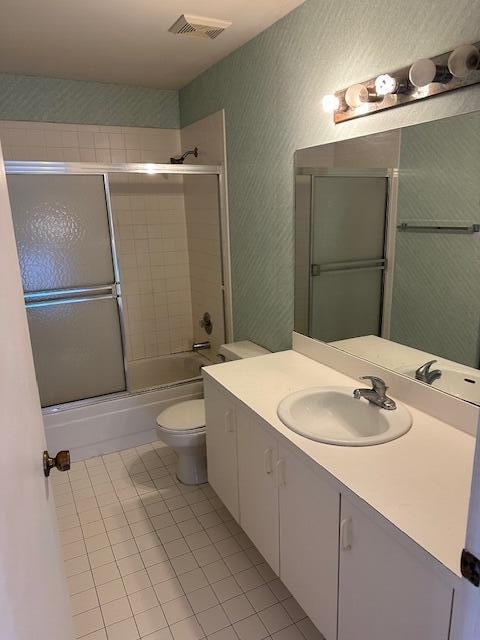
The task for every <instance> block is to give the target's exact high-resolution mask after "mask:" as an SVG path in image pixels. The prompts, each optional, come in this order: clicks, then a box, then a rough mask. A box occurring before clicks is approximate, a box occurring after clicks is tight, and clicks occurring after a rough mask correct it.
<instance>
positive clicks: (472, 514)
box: [450, 426, 480, 640]
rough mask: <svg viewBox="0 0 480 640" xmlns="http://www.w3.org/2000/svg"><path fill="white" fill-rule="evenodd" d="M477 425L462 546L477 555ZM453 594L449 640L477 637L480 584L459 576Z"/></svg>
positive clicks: (479, 521)
mask: <svg viewBox="0 0 480 640" xmlns="http://www.w3.org/2000/svg"><path fill="white" fill-rule="evenodd" d="M478 434H480V426H479V428H478V430H477V448H476V452H475V460H474V467H473V476H472V491H471V493H470V509H469V514H468V528H467V539H466V542H465V548H466V549H467V550H468V551H469V552H470V553H472V554H473V555H474V556H475V557H476V558H480V435H478ZM458 591H459V592H458V594H456V595H455V603H454V610H453V625H452V637H451V639H450V640H477V638H480V587H478V586H474V585H473V584H472V583H471V582H469V581H468V580H466V579H465V578H463V579H462V585H461V587H460V589H459V590H458Z"/></svg>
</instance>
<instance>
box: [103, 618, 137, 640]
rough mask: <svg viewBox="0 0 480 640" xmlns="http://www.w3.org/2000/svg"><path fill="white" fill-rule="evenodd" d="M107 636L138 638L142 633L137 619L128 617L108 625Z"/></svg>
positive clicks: (111, 638) (127, 639)
mask: <svg viewBox="0 0 480 640" xmlns="http://www.w3.org/2000/svg"><path fill="white" fill-rule="evenodd" d="M107 637H108V640H138V638H140V635H139V633H138V629H137V625H136V624H135V620H134V619H133V618H128V619H127V620H122V622H117V623H115V624H112V625H110V626H109V627H107Z"/></svg>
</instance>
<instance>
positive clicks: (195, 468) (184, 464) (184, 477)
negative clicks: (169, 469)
mask: <svg viewBox="0 0 480 640" xmlns="http://www.w3.org/2000/svg"><path fill="white" fill-rule="evenodd" d="M177 454H178V460H177V479H178V480H179V481H180V482H181V483H182V484H187V485H196V484H205V482H208V476H207V456H206V452H205V447H203V451H202V448H201V447H199V448H197V449H195V450H194V453H190V452H188V451H187V452H183V451H182V450H181V449H177Z"/></svg>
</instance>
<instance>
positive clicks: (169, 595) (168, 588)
mask: <svg viewBox="0 0 480 640" xmlns="http://www.w3.org/2000/svg"><path fill="white" fill-rule="evenodd" d="M154 589H155V593H156V594H157V598H158V601H159V602H160V604H161V605H163V604H165V603H166V602H169V601H170V600H175V598H178V597H180V596H183V595H184V591H183V589H182V586H181V584H180V582H179V580H178V578H172V579H171V580H165V581H164V582H159V583H158V584H156V585H155V586H154Z"/></svg>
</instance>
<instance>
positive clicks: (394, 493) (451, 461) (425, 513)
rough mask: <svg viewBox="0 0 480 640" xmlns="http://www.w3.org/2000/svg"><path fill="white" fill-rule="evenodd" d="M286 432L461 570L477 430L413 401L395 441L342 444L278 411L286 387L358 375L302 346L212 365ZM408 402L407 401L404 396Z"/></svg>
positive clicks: (346, 381)
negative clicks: (301, 429)
mask: <svg viewBox="0 0 480 640" xmlns="http://www.w3.org/2000/svg"><path fill="white" fill-rule="evenodd" d="M204 371H205V372H206V374H207V375H208V376H210V377H211V378H212V379H213V380H216V381H217V382H218V383H219V384H221V385H222V386H224V387H225V388H226V389H227V390H228V391H229V392H230V393H231V394H232V395H234V396H235V397H236V398H238V399H239V400H240V401H241V402H243V403H244V404H245V405H247V406H248V407H250V408H251V409H252V410H253V411H255V413H257V414H258V415H259V416H260V417H261V418H263V419H264V420H265V421H266V422H267V423H268V424H270V425H271V426H272V427H273V428H274V429H276V430H277V431H278V432H279V433H280V434H281V435H282V436H284V437H285V438H286V439H287V440H289V441H290V442H291V443H293V444H294V445H295V446H296V447H297V448H298V449H300V450H301V451H302V452H303V453H304V454H306V455H307V456H308V457H309V458H311V459H312V460H313V461H314V462H316V463H318V464H319V465H321V466H322V467H323V468H324V469H325V470H326V471H328V472H329V473H330V474H331V475H333V476H334V477H335V478H336V479H337V480H339V481H340V482H341V483H342V484H343V485H345V486H346V487H348V488H349V489H350V490H351V491H352V492H354V493H355V494H356V495H358V496H359V497H360V498H362V499H363V500H364V501H365V502H367V503H368V504H369V505H370V506H371V507H373V508H374V509H376V510H377V511H378V512H379V513H381V514H382V515H383V516H384V517H385V518H387V520H389V521H390V522H392V523H393V524H394V525H395V526H396V527H398V528H399V529H400V530H401V531H403V532H404V533H405V534H407V535H408V536H409V537H410V538H412V539H413V540H414V541H415V542H416V543H417V544H419V545H420V546H421V547H423V548H424V549H425V550H426V551H427V552H428V553H430V554H431V555H432V556H434V557H435V558H436V559H437V560H439V561H440V562H441V563H442V564H443V565H445V566H446V567H447V568H448V569H450V570H451V571H452V572H453V573H454V574H456V575H457V576H459V575H460V567H459V564H460V554H461V551H462V549H463V547H464V544H465V532H466V525H467V517H468V501H469V496H470V483H471V477H472V467H473V456H474V449H475V438H473V437H472V436H470V435H468V434H466V433H464V432H462V431H459V430H458V429H455V428H453V427H451V426H449V425H448V424H446V423H445V422H441V421H440V420H437V419H436V418H433V417H431V416H429V415H428V414H426V413H423V412H421V411H418V409H415V408H413V407H410V406H408V405H406V406H407V407H408V409H409V411H410V413H411V414H412V418H413V426H412V428H411V429H410V431H409V432H408V433H407V434H406V435H404V436H402V437H401V438H399V439H398V440H394V441H393V442H388V443H386V444H381V445H376V446H371V447H341V446H335V445H329V444H323V443H320V442H314V441H312V440H308V439H307V438H304V437H303V436H300V435H298V434H296V433H294V432H293V431H290V429H288V428H287V427H286V426H285V425H284V424H283V423H282V422H281V421H280V419H279V418H278V417H277V405H278V403H279V402H280V400H282V399H283V398H284V397H285V396H286V395H288V394H290V393H292V392H294V391H298V390H300V389H305V388H307V387H314V386H322V385H325V386H329V385H341V386H347V387H351V388H352V390H353V389H354V388H356V387H358V386H361V385H360V384H359V381H358V380H356V379H354V378H350V377H348V376H346V375H344V374H342V373H339V372H337V371H335V370H334V369H331V368H329V367H326V366H324V365H322V364H319V363H318V362H315V361H314V360H311V359H310V358H307V357H306V356H303V355H301V354H299V353H296V352H295V351H282V352H280V353H273V354H271V355H266V356H261V357H257V358H250V359H246V360H238V361H235V362H227V363H224V364H220V365H215V366H211V367H206V368H205V369H204ZM403 404H405V403H403Z"/></svg>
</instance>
